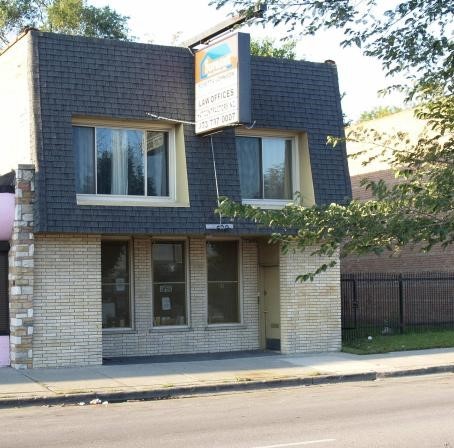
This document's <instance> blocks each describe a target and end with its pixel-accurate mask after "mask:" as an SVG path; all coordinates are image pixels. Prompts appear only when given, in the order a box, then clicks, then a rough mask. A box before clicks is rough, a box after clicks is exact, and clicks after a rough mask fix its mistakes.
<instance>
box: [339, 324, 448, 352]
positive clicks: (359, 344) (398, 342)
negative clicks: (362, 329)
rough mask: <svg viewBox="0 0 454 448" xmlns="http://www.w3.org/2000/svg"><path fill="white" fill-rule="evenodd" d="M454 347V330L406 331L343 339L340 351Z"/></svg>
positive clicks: (393, 350) (386, 350)
mask: <svg viewBox="0 0 454 448" xmlns="http://www.w3.org/2000/svg"><path fill="white" fill-rule="evenodd" d="M445 347H454V330H449V331H448V330H446V331H428V332H425V333H406V334H395V335H388V336H381V335H380V336H373V337H372V340H371V341H369V340H368V339H367V336H365V337H362V338H358V339H354V340H352V341H344V343H343V345H342V351H343V352H346V353H354V354H357V355H369V354H373V353H387V352H396V351H401V350H421V349H426V348H445Z"/></svg>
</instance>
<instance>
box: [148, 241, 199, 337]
mask: <svg viewBox="0 0 454 448" xmlns="http://www.w3.org/2000/svg"><path fill="white" fill-rule="evenodd" d="M155 242H156V243H180V242H182V243H183V244H184V263H185V269H184V272H185V306H186V323H185V324H184V325H155V324H154V259H153V244H154V243H155ZM150 252H151V273H150V275H151V325H150V331H172V330H182V329H189V328H191V301H190V293H191V283H190V279H191V277H190V269H189V268H190V267H189V261H190V258H189V240H188V238H185V237H176V238H168V237H162V238H161V237H154V238H152V239H151V251H150Z"/></svg>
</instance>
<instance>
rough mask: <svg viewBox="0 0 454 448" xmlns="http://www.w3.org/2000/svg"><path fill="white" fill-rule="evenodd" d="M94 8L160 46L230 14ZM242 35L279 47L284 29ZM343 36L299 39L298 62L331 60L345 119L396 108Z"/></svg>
mask: <svg viewBox="0 0 454 448" xmlns="http://www.w3.org/2000/svg"><path fill="white" fill-rule="evenodd" d="M89 3H90V4H92V5H94V6H98V7H99V6H106V5H109V6H110V7H111V8H113V9H115V10H116V11H117V12H119V13H120V14H122V15H126V16H129V17H130V20H129V28H130V30H131V35H132V36H134V40H137V41H138V42H149V43H155V44H163V45H174V44H175V43H178V42H181V41H184V39H185V38H190V37H192V36H194V35H197V34H199V33H200V32H202V31H204V30H206V29H209V28H211V27H212V26H213V25H216V24H217V23H219V22H221V21H222V20H224V19H225V18H226V17H227V16H228V14H229V12H230V10H229V9H228V8H224V9H221V10H216V8H215V7H214V6H209V5H208V3H209V0H89ZM241 31H244V32H248V33H250V34H251V38H252V39H254V38H256V39H263V38H265V37H272V38H274V39H276V42H277V43H279V39H280V38H282V37H283V36H285V30H284V29H275V28H272V27H271V26H267V27H266V28H265V29H263V27H262V26H257V25H255V26H252V27H251V26H245V27H242V29H241ZM341 40H342V36H341V34H340V33H339V32H337V31H335V30H331V31H326V32H320V33H319V34H317V35H316V36H315V37H303V38H302V39H301V40H299V41H298V44H297V47H296V49H297V58H300V59H306V60H308V61H313V62H324V61H325V60H327V59H331V60H334V61H335V62H336V65H337V70H338V75H339V85H340V92H341V95H343V99H342V109H343V112H344V114H345V115H346V117H347V119H349V120H356V119H358V117H359V115H360V114H361V112H364V111H369V110H371V109H374V108H375V107H377V106H388V105H389V106H400V107H402V97H401V96H400V95H399V94H393V95H388V96H386V97H384V98H382V97H379V96H378V94H377V92H378V91H379V90H380V89H383V88H384V87H386V86H388V85H390V84H393V83H394V82H392V81H391V80H390V79H388V78H385V74H384V72H383V69H382V67H381V65H380V62H379V61H378V60H375V59H373V58H370V57H365V56H363V55H362V54H361V51H360V50H359V49H358V48H347V49H343V48H341V47H340V45H339V42H340V41H341Z"/></svg>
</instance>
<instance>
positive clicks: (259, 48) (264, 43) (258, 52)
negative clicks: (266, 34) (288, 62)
mask: <svg viewBox="0 0 454 448" xmlns="http://www.w3.org/2000/svg"><path fill="white" fill-rule="evenodd" d="M295 49H296V41H295V40H291V41H287V42H284V43H283V44H282V45H281V46H277V45H276V43H275V41H274V39H270V38H266V39H263V40H252V41H251V54H253V55H254V56H265V57H271V58H280V59H295V58H296V51H295Z"/></svg>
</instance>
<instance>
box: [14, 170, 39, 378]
mask: <svg viewBox="0 0 454 448" xmlns="http://www.w3.org/2000/svg"><path fill="white" fill-rule="evenodd" d="M34 179H35V167H34V165H19V166H18V169H17V171H16V184H15V215H14V226H13V234H12V237H11V241H10V251H9V315H10V352H11V367H13V368H15V369H28V368H31V367H32V366H33V351H32V342H33V341H32V339H33V267H34V260H33V255H34V234H33V200H34V194H35V184H34Z"/></svg>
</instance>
